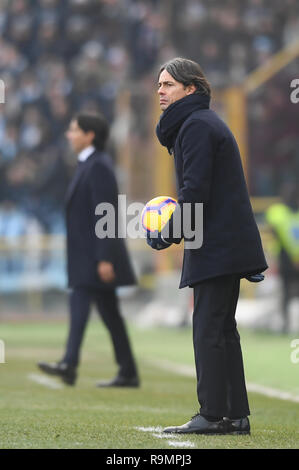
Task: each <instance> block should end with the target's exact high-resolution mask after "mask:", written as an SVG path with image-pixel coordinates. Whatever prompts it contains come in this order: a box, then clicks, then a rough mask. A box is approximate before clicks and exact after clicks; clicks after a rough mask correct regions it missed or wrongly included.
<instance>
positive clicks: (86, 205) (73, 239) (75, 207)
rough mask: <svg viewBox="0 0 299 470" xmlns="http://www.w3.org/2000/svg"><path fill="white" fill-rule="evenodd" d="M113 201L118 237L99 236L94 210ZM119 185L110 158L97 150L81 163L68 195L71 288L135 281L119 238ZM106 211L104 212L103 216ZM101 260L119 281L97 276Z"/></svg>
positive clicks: (67, 221)
mask: <svg viewBox="0 0 299 470" xmlns="http://www.w3.org/2000/svg"><path fill="white" fill-rule="evenodd" d="M100 203H110V204H112V206H113V207H114V209H115V215H116V221H115V232H116V237H115V238H103V239H101V238H98V237H97V235H96V230H95V229H96V223H97V222H98V220H99V217H100V216H99V215H96V214H95V209H96V207H97V206H98V204H100ZM117 214H118V186H117V182H116V178H115V174H114V170H113V165H112V161H111V159H110V157H109V156H108V155H107V154H105V153H103V152H98V151H95V152H94V153H93V154H92V155H91V156H90V157H89V158H87V160H86V161H84V162H81V163H79V164H78V167H77V169H76V172H75V174H74V177H73V180H72V181H71V183H70V186H69V188H68V191H67V195H66V228H67V271H68V283H69V286H70V287H79V286H84V287H92V288H94V287H95V288H102V289H103V288H105V289H107V288H115V287H117V286H125V285H132V284H135V283H136V278H135V275H134V271H133V268H132V265H131V262H130V259H129V255H128V251H127V248H126V245H125V241H124V239H123V238H117ZM105 215H106V213H105V212H103V216H105ZM99 261H109V262H111V263H112V264H113V266H114V269H115V272H116V280H115V282H112V283H104V282H102V281H100V280H99V277H98V275H97V269H96V267H97V264H98V262H99Z"/></svg>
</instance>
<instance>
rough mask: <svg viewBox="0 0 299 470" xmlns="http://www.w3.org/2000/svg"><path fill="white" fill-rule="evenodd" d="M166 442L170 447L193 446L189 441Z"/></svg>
mask: <svg viewBox="0 0 299 470" xmlns="http://www.w3.org/2000/svg"><path fill="white" fill-rule="evenodd" d="M168 444H169V445H170V446H172V447H195V445H194V444H193V442H189V441H179V442H178V441H168Z"/></svg>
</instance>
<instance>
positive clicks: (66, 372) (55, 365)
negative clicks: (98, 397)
mask: <svg viewBox="0 0 299 470" xmlns="http://www.w3.org/2000/svg"><path fill="white" fill-rule="evenodd" d="M37 365H38V367H39V368H40V370H42V371H43V372H45V373H46V374H49V375H58V376H59V377H60V378H61V379H62V380H63V382H64V383H66V384H67V385H75V382H76V379H77V372H76V368H75V367H73V366H70V365H68V364H67V363H66V362H52V363H49V362H38V364H37Z"/></svg>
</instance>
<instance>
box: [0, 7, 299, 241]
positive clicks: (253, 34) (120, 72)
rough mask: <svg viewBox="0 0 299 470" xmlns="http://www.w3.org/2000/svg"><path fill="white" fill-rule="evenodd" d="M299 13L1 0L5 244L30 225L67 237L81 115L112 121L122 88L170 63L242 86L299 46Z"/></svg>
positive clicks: (0, 223) (1, 223)
mask: <svg viewBox="0 0 299 470" xmlns="http://www.w3.org/2000/svg"><path fill="white" fill-rule="evenodd" d="M298 10H299V4H298V0H285V1H284V2H281V1H278V0H246V1H243V2H239V1H236V0H235V1H233V0H210V1H200V0H184V1H182V0H163V1H162V0H161V1H160V0H63V1H60V0H1V2H0V79H1V80H3V81H4V83H5V104H0V178H1V186H0V237H1V236H5V235H7V236H9V235H10V234H11V235H12V236H14V235H19V234H23V233H25V232H26V230H27V229H28V224H27V223H26V220H25V218H26V217H29V218H30V219H34V220H36V221H37V222H38V225H39V229H40V230H41V231H43V232H44V233H62V232H63V230H64V228H63V200H64V193H65V189H66V186H67V184H68V181H69V178H70V175H71V172H72V169H73V166H74V158H73V157H72V156H71V155H70V154H69V150H68V149H67V146H66V142H65V139H64V132H65V130H66V127H67V125H68V122H69V120H70V118H71V116H72V115H73V114H74V113H75V112H76V111H78V110H83V109H84V110H92V111H93V110H94V111H96V110H101V111H103V112H104V114H105V115H106V117H107V119H108V120H109V122H110V123H113V121H114V118H115V103H116V100H117V97H118V95H119V93H120V91H121V90H122V89H124V88H125V87H128V88H131V89H133V90H135V91H136V84H138V87H139V88H140V89H141V90H143V89H145V88H146V87H148V88H150V87H152V86H153V84H152V77H155V74H156V70H157V69H156V68H157V66H158V65H159V64H160V63H161V62H164V61H165V60H167V59H169V58H171V57H173V56H175V55H182V56H186V57H189V58H192V59H194V60H197V61H199V62H200V63H201V65H202V67H203V69H204V71H205V72H206V74H207V75H208V78H209V80H210V81H211V83H212V85H213V86H214V87H217V86H221V87H223V86H227V85H229V84H231V83H240V82H241V81H242V80H243V79H244V77H245V76H246V75H247V74H248V73H249V72H250V71H252V70H253V69H255V68H256V67H257V66H259V65H261V64H262V63H263V62H264V61H265V60H266V59H267V58H268V57H270V56H271V55H272V54H273V53H275V52H277V51H278V50H279V49H280V48H282V47H283V46H284V45H286V44H288V43H289V42H291V41H293V40H295V39H297V38H298V34H299V19H298V18H299V15H298ZM149 77H150V80H149ZM138 87H137V88H138ZM143 87H145V88H143ZM141 95H142V91H141ZM137 101H138V100H137ZM144 106H145V103H144V101H142V99H141V101H139V102H137V104H136V113H139V115H138V116H137V118H136V119H134V120H133V122H134V125H136V126H137V124H138V122H139V117H140V118H142V116H143V115H144V114H145V113H144ZM140 122H142V119H140Z"/></svg>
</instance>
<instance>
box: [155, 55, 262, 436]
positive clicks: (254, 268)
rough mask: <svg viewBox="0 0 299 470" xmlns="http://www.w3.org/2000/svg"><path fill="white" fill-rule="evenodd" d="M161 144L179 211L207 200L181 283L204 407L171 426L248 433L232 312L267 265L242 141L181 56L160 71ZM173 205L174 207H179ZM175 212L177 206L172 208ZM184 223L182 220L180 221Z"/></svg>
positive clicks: (168, 240)
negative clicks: (170, 163) (187, 294)
mask: <svg viewBox="0 0 299 470" xmlns="http://www.w3.org/2000/svg"><path fill="white" fill-rule="evenodd" d="M158 94H159V97H160V107H161V109H162V111H163V112H162V115H161V117H160V120H159V123H158V125H157V130H156V131H157V136H158V139H159V141H160V143H161V144H162V145H163V146H165V147H167V149H168V151H169V153H170V154H172V155H173V158H174V164H175V170H176V179H177V183H178V185H177V186H178V203H179V207H180V209H181V211H180V212H181V215H182V214H184V210H183V207H184V204H186V203H188V204H191V206H193V207H194V206H195V205H196V203H201V204H203V226H202V227H195V230H202V231H203V244H202V246H201V247H200V248H194V249H192V246H190V245H189V244H188V248H187V246H185V249H184V263H183V268H182V276H181V282H180V288H183V287H187V286H189V287H192V288H193V289H194V313H193V344H194V354H195V363H196V372H197V395H198V401H199V404H200V411H199V413H197V414H196V415H195V416H193V417H192V418H191V420H190V421H189V422H187V423H186V424H184V425H182V426H173V427H168V428H166V429H165V430H164V432H167V433H198V434H227V433H235V434H249V433H250V424H249V419H248V416H249V414H250V411H249V405H248V399H247V391H246V384H245V377H244V368H243V358H242V351H241V346H240V337H239V334H238V331H237V327H236V321H235V312H236V306H237V302H238V298H239V289H240V279H241V278H246V279H248V280H249V281H253V282H258V281H260V280H262V279H263V275H262V274H261V272H263V271H264V270H266V269H267V263H266V260H265V256H264V253H263V248H262V244H261V239H260V234H259V231H258V228H257V225H256V222H255V219H254V215H253V212H252V208H251V204H250V200H249V195H248V191H247V187H246V182H245V178H244V174H243V169H242V164H241V158H240V154H239V150H238V146H237V143H236V141H235V139H234V136H233V135H232V133H231V131H230V130H229V128H228V127H227V125H226V124H225V123H224V122H223V121H222V120H221V119H220V118H219V117H218V115H217V114H216V113H215V112H214V111H212V110H210V109H209V103H210V96H211V88H210V85H209V83H208V81H207V79H206V78H205V76H204V74H203V72H202V70H201V68H200V66H199V65H198V64H197V63H196V62H193V61H191V60H188V59H182V58H176V59H173V60H171V61H169V62H167V63H166V64H165V65H163V66H162V67H161V69H160V72H159V78H158ZM175 212H176V211H175ZM174 214H175V213H174ZM174 220H175V215H173V216H172V218H171V219H170V222H169V224H168V225H167V227H165V234H166V235H164V234H163V232H164V229H163V230H162V234H161V236H159V239H158V240H157V239H153V238H150V237H149V238H148V240H147V242H148V244H149V245H150V246H151V247H152V248H154V249H159V250H160V249H164V248H167V247H169V246H170V245H171V244H172V243H179V242H180V241H181V240H182V239H183V238H184V233H181V237H180V238H178V237H177V233H176V236H175V238H174V236H173V235H172V234H173V233H174V231H173V225H174ZM181 226H182V227H183V226H184V224H183V223H181Z"/></svg>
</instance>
